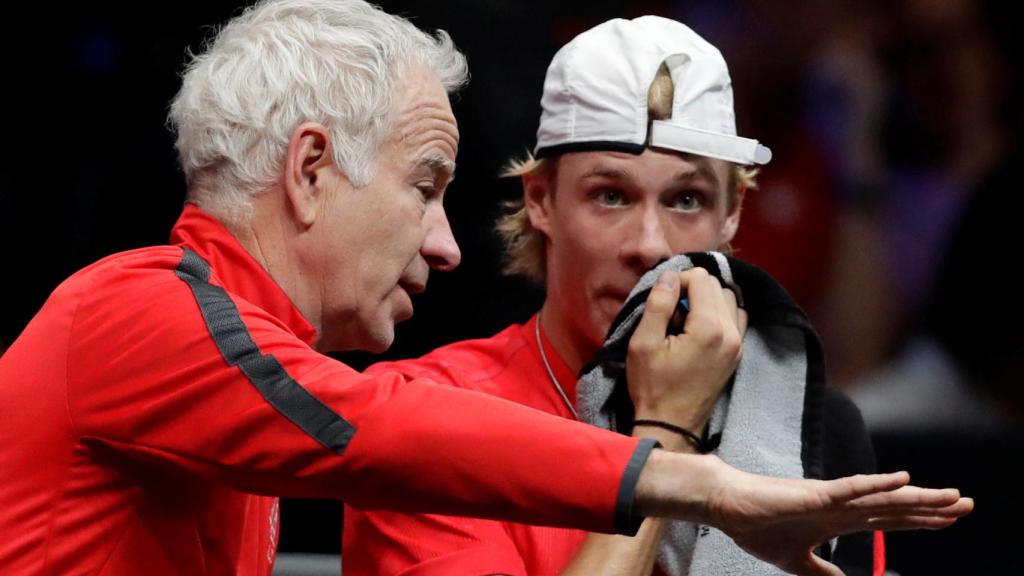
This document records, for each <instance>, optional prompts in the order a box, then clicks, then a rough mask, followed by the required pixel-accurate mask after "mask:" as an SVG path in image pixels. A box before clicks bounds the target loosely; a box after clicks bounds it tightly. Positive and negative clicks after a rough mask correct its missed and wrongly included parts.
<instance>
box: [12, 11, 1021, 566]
mask: <svg viewBox="0 0 1024 576" xmlns="http://www.w3.org/2000/svg"><path fill="white" fill-rule="evenodd" d="M381 4H382V6H383V7H384V8H385V9H386V10H388V11H390V12H395V13H402V14H405V15H407V16H410V17H412V18H413V19H414V21H415V22H416V23H417V24H418V25H420V26H421V27H423V28H427V29H436V28H444V29H446V30H448V31H449V32H450V33H451V35H452V37H453V38H454V39H455V42H456V43H457V44H458V45H459V46H460V47H461V48H462V49H463V50H464V51H465V52H466V53H467V55H468V57H469V62H470V67H471V71H472V75H473V79H472V82H471V84H470V86H469V87H468V89H466V90H465V91H464V92H462V94H461V95H460V96H459V97H458V98H457V100H456V102H455V103H454V107H455V113H456V116H457V117H458V120H459V124H460V129H461V132H462V141H461V146H460V153H459V170H458V172H459V175H458V179H457V180H456V181H455V183H454V184H453V186H452V188H451V189H450V194H449V196H448V201H447V202H448V210H449V215H450V218H451V221H452V226H453V229H454V232H455V236H456V238H457V239H458V240H459V241H460V244H461V246H462V250H463V265H462V266H461V267H460V269H459V270H458V271H456V272H454V273H450V274H444V275H441V274H438V275H435V276H434V277H433V278H432V279H431V289H430V290H429V291H428V293H427V294H425V295H423V296H421V297H420V298H418V300H417V302H416V305H417V310H416V317H415V318H414V319H413V320H411V321H410V322H408V323H406V324H404V325H402V326H401V327H400V329H399V331H398V340H397V344H396V345H395V347H394V348H393V349H392V350H391V351H390V352H389V353H388V354H387V357H391V358H394V357H407V356H411V355H418V354H421V353H423V352H425V351H427V350H430V349H432V348H434V347H436V346H438V345H441V344H445V343H447V342H451V341H453V340H458V339H464V338H469V337H480V336H487V335H490V334H492V333H494V332H496V331H497V330H499V329H500V328H502V327H504V326H505V325H507V324H508V323H510V322H513V321H523V320H525V319H526V318H527V317H528V316H529V315H530V314H531V313H532V312H533V311H534V310H535V309H536V307H537V306H538V304H539V303H540V301H541V295H540V293H539V292H538V291H537V290H535V289H533V288H531V287H530V286H529V285H527V284H526V283H525V282H522V281H519V280H515V279H504V278H501V276H500V275H499V273H498V267H499V262H500V250H499V248H500V247H499V243H498V241H497V240H496V238H495V236H494V235H493V234H492V232H491V228H492V222H493V220H494V217H495V216H496V215H497V214H498V212H499V210H500V203H501V201H502V200H505V199H509V198H511V197H513V196H515V194H516V193H517V192H518V187H517V185H516V183H515V182H504V181H499V180H498V179H497V178H496V174H497V173H498V171H499V169H500V167H501V165H502V164H503V163H504V162H505V161H506V160H507V159H508V158H509V157H511V156H513V155H517V154H521V153H522V152H523V151H524V150H526V149H528V148H529V147H532V145H533V141H534V131H535V130H536V126H537V119H538V117H539V104H538V101H539V97H540V92H541V84H542V81H543V77H544V71H545V69H546V66H547V63H548V61H549V60H550V58H551V56H552V55H553V54H554V52H555V50H557V48H558V47H559V46H561V45H562V44H564V43H565V42H567V41H568V40H569V39H571V38H572V37H573V36H574V35H575V34H577V33H579V32H581V31H583V30H585V29H587V28H589V27H591V26H593V25H595V24H598V23H600V22H602V21H604V20H606V19H608V18H612V17H619V16H621V17H633V16H639V15H642V14H661V15H664V16H669V17H673V18H676V19H678V20H681V21H683V22H686V23H687V24H689V25H690V26H691V27H693V28H694V29H695V30H696V31H697V32H698V33H700V34H702V35H703V36H704V37H705V38H707V39H708V40H710V41H711V42H712V43H714V44H715V45H717V46H718V47H719V48H720V49H721V50H722V52H723V54H724V55H725V57H726V60H727V61H728V62H729V64H730V67H731V70H732V77H733V84H734V88H735V92H736V108H737V117H738V124H739V131H740V133H741V134H742V135H746V136H749V137H752V138H757V139H759V140H761V141H762V142H764V143H765V144H767V145H768V146H770V147H771V148H772V150H773V152H774V154H775V159H774V160H773V161H772V163H771V164H770V165H768V166H767V167H766V168H764V169H763V170H762V172H761V174H760V189H759V190H757V191H754V192H752V193H750V194H748V199H747V205H746V209H745V212H744V216H743V223H742V225H741V231H740V234H739V237H738V239H737V242H736V243H735V244H736V246H737V249H738V253H737V255H738V256H740V257H743V258H746V259H748V260H750V261H753V262H754V263H757V264H760V265H761V266H763V267H765V268H767V269H768V270H769V271H770V272H772V273H773V274H775V275H776V276H777V277H778V278H779V279H780V280H781V281H782V282H783V284H785V285H786V286H787V287H788V288H789V289H790V290H791V292H792V293H793V295H794V296H795V297H796V299H797V300H798V301H799V302H800V303H801V305H803V306H804V307H805V308H806V309H807V310H808V312H809V313H810V314H811V317H812V319H813V320H814V322H815V324H816V326H817V327H818V329H819V331H820V332H821V335H822V338H823V340H824V342H825V345H826V351H827V354H828V358H829V376H830V379H831V382H832V383H834V384H836V385H838V386H842V387H843V388H845V389H846V390H848V391H849V392H850V394H851V395H852V396H853V397H854V398H855V400H856V401H857V402H858V404H859V405H860V406H861V407H862V410H863V411H864V414H865V418H866V419H867V421H868V424H869V427H870V429H871V431H872V434H873V436H874V438H875V442H876V449H877V452H878V457H879V464H880V468H881V469H882V470H896V469H907V470H910V472H911V474H912V476H913V477H914V480H915V481H916V482H918V483H922V484H927V485H943V486H945V485H954V486H958V487H960V488H961V489H963V490H964V492H965V493H967V494H969V495H972V496H975V497H976V498H977V504H978V508H977V510H976V512H975V513H974V514H972V515H971V516H970V517H968V518H966V519H964V520H962V521H961V522H960V523H958V524H957V525H956V526H954V527H952V528H950V529H948V530H945V531H942V532H938V533H908V534H892V535H890V537H889V539H888V544H889V567H890V568H891V569H893V570H895V571H897V572H899V573H900V574H903V575H905V576H912V575H918V574H928V575H930V574H1020V573H1024V560H1022V559H1021V555H1020V554H1019V553H1017V551H1016V548H1015V546H1016V542H1015V541H1013V540H1011V535H1012V534H1013V533H1014V532H1015V529H1014V527H1013V525H1011V524H1010V522H1011V520H1018V519H1020V518H1024V514H1022V512H1024V507H1022V506H1021V504H1020V499H1019V497H1018V495H1017V491H1016V489H1017V487H1018V486H1019V485H1020V484H1021V483H1020V481H1019V477H1017V476H1015V474H1018V473H1019V472H1014V468H1013V466H1014V462H1018V461H1019V460H1020V457H1021V455H1022V453H1024V450H1022V448H1024V435H1022V434H1021V431H1022V426H1021V422H1022V414H1024V392H1022V386H1021V384H1022V374H1024V341H1022V338H1021V335H1020V334H1021V328H1022V320H1024V318H1022V314H1021V306H1020V305H1019V304H1016V300H1015V299H1014V298H1015V297H1014V294H1015V291H1016V289H1015V288H1014V286H1016V285H1017V281H1016V277H1017V270H1016V266H1015V265H1014V264H1013V262H1014V260H1013V258H1015V257H1017V256H1019V255H1020V251H1019V249H1018V248H1019V245H1020V240H1019V237H1018V236H1017V235H1016V234H1015V233H1013V230H1014V229H1015V227H1016V226H1017V225H1019V224H1018V223H1017V220H1018V219H1019V218H1020V215H1021V214H1022V213H1024V211H1022V210H1021V208H1022V200H1021V192H1020V189H1019V182H1018V175H1017V174H1016V170H1017V169H1019V168H1018V167H1019V166H1020V164H1019V163H1018V160H1019V159H1020V158H1021V148H1020V143H1021V135H1022V130H1021V128H1022V123H1021V111H1020V109H1019V108H1018V106H1019V104H1020V103H1021V102H1022V101H1024V100H1022V98H1021V74H1020V71H1021V61H1020V56H1019V54H1020V53H1021V50H1020V48H1021V46H1020V44H1021V37H1020V34H1019V33H1018V32H1017V28H1018V25H1017V23H1016V21H1015V20H1014V18H1013V17H1011V12H1013V10H1012V9H1011V8H1012V6H1013V4H1012V3H1002V2H995V1H992V0H988V1H976V2H971V1H968V0H896V1H888V2H882V1H878V0H863V1H852V0H850V1H847V0H824V1H820V2H800V1H796V0H775V1H771V2H769V1H767V0H701V1H688V2H687V1H680V2H658V1H651V2H643V1H636V2H626V1H621V2H582V1H568V2H558V3H555V2H539V1H517V2H512V1H509V0H475V1H470V0H451V1H447V2H411V1H388V2H381ZM18 10H19V11H18V12H12V13H10V14H9V15H8V18H7V19H6V21H7V25H6V26H5V34H4V35H3V38H2V40H0V42H2V47H3V54H4V55H5V58H4V60H3V76H4V77H5V81H4V86H5V87H4V89H3V91H2V98H3V102H4V107H3V109H4V110H6V114H5V116H4V118H3V120H2V125H3V126H4V127H5V131H4V133H5V134H6V138H7V140H8V144H7V145H6V150H7V151H6V152H4V153H3V162H2V163H0V242H2V245H3V246H4V247H5V249H6V254H7V256H6V257H5V260H6V262H7V265H5V266H4V270H3V272H0V284H2V290H3V301H4V303H5V305H4V306H2V307H0V352H2V350H3V349H5V348H6V345H8V344H9V343H10V342H11V341H12V340H13V339H14V338H16V337H17V335H18V334H19V332H20V331H21V329H22V328H23V327H24V325H25V324H26V323H27V322H28V320H29V319H30V318H31V317H32V315H33V314H34V313H35V311H36V310H37V309H38V308H39V307H40V306H41V305H42V303H43V301H44V300H45V299H46V297H47V296H48V294H49V293H50V291H51V290H53V288H54V287H55V286H56V285H57V284H58V283H59V282H60V281H61V280H62V279H63V278H64V277H66V276H68V275H69V274H71V273H72V272H73V271H75V270H76V269H78V268H80V267H82V266H84V265H86V264H88V263H90V262H92V261H94V260H96V259H98V258H100V257H102V256H105V255H107V254H110V253H113V252H116V251H120V250H125V249H129V248H135V247H139V246H145V245H152V244H160V243H163V242H165V241H166V237H167V233H168V231H169V229H170V227H171V225H172V224H173V222H174V221H175V219H176V217H177V215H178V212H179V211H180V208H181V204H182V201H183V199H184V181H183V177H182V175H181V172H180V171H179V170H178V168H177V167H176V163H175V154H174V150H173V138H172V136H171V135H170V134H169V133H168V132H167V130H166V128H165V127H164V123H165V117H166V112H167V106H168V102H169V101H170V100H171V98H172V97H173V96H174V94H175V92H176V90H177V87H178V74H179V73H180V71H181V70H182V68H183V64H184V62H185V52H186V49H189V48H191V49H192V50H199V49H200V48H201V45H202V42H203V40H204V39H205V38H207V37H208V36H209V35H210V34H211V32H212V30H213V28H212V26H213V25H216V24H220V23H223V22H224V21H226V20H227V19H229V18H230V17H231V16H233V15H235V14H237V13H238V12H239V10H240V8H239V4H238V3H236V2H225V1H205V2H175V3H166V4H165V3H137V4H135V5H130V6H123V7H121V8H117V7H115V6H114V5H113V3H111V5H107V6H103V5H96V4H95V3H88V4H85V3H83V4H76V5H71V6H60V7H57V6H54V5H50V4H43V3H38V4H37V5H36V6H22V7H20V8H18ZM342 359H343V360H345V361H347V362H350V363H352V364H353V365H356V366H357V367H362V366H365V365H366V364H367V363H368V362H369V361H371V358H370V357H369V356H366V355H360V354H352V355H344V356H342ZM423 448H424V449H425V450H427V449H432V447H429V446H424V447H423ZM340 510H341V507H340V505H339V504H337V503H330V502H287V503H286V504H285V507H284V516H283V524H284V527H283V529H282V540H281V549H282V550H283V551H310V552H337V550H338V549H339V533H340Z"/></svg>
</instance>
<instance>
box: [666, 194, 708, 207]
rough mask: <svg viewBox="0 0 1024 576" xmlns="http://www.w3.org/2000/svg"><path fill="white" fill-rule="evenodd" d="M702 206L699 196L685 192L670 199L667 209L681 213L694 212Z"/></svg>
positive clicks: (702, 202)
mask: <svg viewBox="0 0 1024 576" xmlns="http://www.w3.org/2000/svg"><path fill="white" fill-rule="evenodd" d="M703 205H704V201H703V199H702V198H701V196H700V194H696V193H693V192H687V193H684V194H679V195H678V196H676V197H674V198H672V200H671V202H670V203H669V207H670V208H673V209H675V210H679V211H681V212H696V211H697V210H699V209H700V208H701V206H703Z"/></svg>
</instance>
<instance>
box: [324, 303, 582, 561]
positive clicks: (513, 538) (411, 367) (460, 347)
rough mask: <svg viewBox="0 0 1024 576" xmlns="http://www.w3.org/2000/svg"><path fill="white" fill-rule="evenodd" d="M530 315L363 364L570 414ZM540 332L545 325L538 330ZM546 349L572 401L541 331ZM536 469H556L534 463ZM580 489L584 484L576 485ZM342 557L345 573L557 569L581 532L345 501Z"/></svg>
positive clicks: (572, 382)
mask: <svg viewBox="0 0 1024 576" xmlns="http://www.w3.org/2000/svg"><path fill="white" fill-rule="evenodd" d="M536 322H537V317H536V316H534V317H533V318H532V319H531V320H530V321H529V322H527V323H526V324H523V325H520V324H515V325H512V326H509V327H508V328H506V329H505V330H503V331H501V332H500V333H498V334H497V335H495V336H494V337H492V338H487V339H480V340H468V341H465V342H457V343H455V344H451V345H449V346H445V347H443V348H439V349H437V350H435V351H433V352H431V353H430V354H427V355H426V356H424V357H422V358H419V359H416V360H404V361H401V362H397V363H391V362H384V363H380V364H376V365H374V366H372V367H370V368H369V369H368V370H367V373H368V374H383V373H388V372H392V371H395V370H400V371H401V372H402V373H403V374H405V376H406V377H407V378H410V379H414V378H429V379H431V380H435V381H437V382H443V383H449V384H452V385H455V386H459V387H462V388H469V389H472V390H478V391H481V392H486V393H488V394H493V395H495V396H500V397H502V398H505V399H507V400H511V401H513V402H518V403H520V404H524V405H526V406H530V407H532V408H537V409H539V410H544V411H546V412H550V413H552V414H557V415H559V416H561V417H563V418H570V419H571V418H573V415H572V413H571V412H570V411H569V409H568V407H567V406H566V405H565V401H564V400H563V399H562V397H561V395H560V394H559V393H558V390H557V389H556V388H555V385H554V383H553V382H552V381H551V378H550V377H549V376H548V373H547V370H546V369H545V367H544V363H543V361H542V359H541V357H540V353H539V352H538V347H537V339H536V332H535V330H536ZM542 332H543V331H542ZM541 342H542V343H543V345H544V353H545V355H546V357H547V359H548V362H549V364H550V365H551V370H552V372H553V373H554V375H555V378H556V379H557V380H558V383H559V385H561V386H562V388H563V389H564V390H565V394H566V396H567V397H568V398H569V400H570V401H571V402H573V404H574V405H575V402H576V375H575V374H573V372H572V371H571V370H570V369H569V367H568V366H566V365H565V362H563V361H562V359H561V357H560V356H559V355H558V354H557V353H556V352H555V350H554V349H553V348H552V347H551V345H550V344H549V343H548V341H547V339H546V338H544V337H543V334H542V335H541ZM536 471H537V473H538V474H544V475H548V474H557V473H558V472H557V471H555V470H547V469H543V468H538V469H536ZM580 488H581V489H586V486H585V485H581V486H580ZM343 535H344V536H343V539H344V542H343V550H342V558H343V563H344V572H345V574H346V575H347V576H362V575H367V576H369V575H376V574H379V575H380V576H390V575H393V574H402V575H403V576H412V575H414V574H415V575H421V574H422V575H426V574H465V575H468V574H509V575H513V576H518V575H522V576H540V575H545V574H558V573H559V572H561V570H562V569H563V568H564V567H565V566H566V564H568V563H569V560H570V559H572V557H573V556H574V555H575V554H576V550H577V549H579V547H580V545H581V544H582V543H583V539H584V538H585V537H586V535H587V533H586V532H583V531H580V530H572V529H567V528H550V527H546V526H528V525H526V524H517V523H514V522H497V521H489V520H478V519H474V518H457V517H452V516H437V515H419V516H413V515H407V514H400V513H393V512H360V511H358V510H354V509H351V508H348V507H346V509H345V528H344V531H343Z"/></svg>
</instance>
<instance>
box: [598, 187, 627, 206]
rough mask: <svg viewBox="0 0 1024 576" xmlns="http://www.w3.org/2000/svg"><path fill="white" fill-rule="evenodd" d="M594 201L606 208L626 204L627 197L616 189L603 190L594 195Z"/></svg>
mask: <svg viewBox="0 0 1024 576" xmlns="http://www.w3.org/2000/svg"><path fill="white" fill-rule="evenodd" d="M594 200H597V202H598V203H600V204H604V205H605V206H621V205H622V204H625V202H626V195H625V194H623V193H622V190H617V189H615V188H601V189H600V190H597V191H596V192H595V193H594Z"/></svg>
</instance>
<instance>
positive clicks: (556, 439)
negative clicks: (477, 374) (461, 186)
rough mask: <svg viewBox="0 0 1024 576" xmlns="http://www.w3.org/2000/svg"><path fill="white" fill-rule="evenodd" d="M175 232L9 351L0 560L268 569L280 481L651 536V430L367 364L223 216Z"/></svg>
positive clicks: (193, 211)
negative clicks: (635, 503) (326, 349)
mask: <svg viewBox="0 0 1024 576" xmlns="http://www.w3.org/2000/svg"><path fill="white" fill-rule="evenodd" d="M172 243H173V245H172V246H159V247H153V248H144V249H140V250H135V251H131V252H125V253H121V254H117V255H114V256H111V257H109V258H106V259H104V260H101V261H100V262H97V263H95V264H93V265H91V266H89V267H87V268H85V269H83V270H81V271H79V272H78V273H76V274H75V275H73V276H72V277H71V278H69V279H68V280H66V281H65V282H64V283H63V284H61V285H60V286H59V287H58V288H57V289H56V290H55V291H54V293H53V294H52V295H51V297H50V298H49V300H48V301H47V302H46V304H45V305H44V306H43V308H42V310H40V312H39V313H38V314H37V315H36V317H35V318H34V319H33V320H32V321H31V322H30V323H29V325H28V327H26V329H25V331H24V332H23V333H22V335H21V336H20V337H19V338H18V339H17V340H16V341H15V342H14V344H12V346H11V347H10V349H9V350H8V351H7V352H6V353H5V354H4V356H3V357H2V358H0V573H2V574H5V575H6V574H13V575H18V574H40V573H42V574H60V575H64V574H97V575H98V574H103V575H116V574H146V575H147V576H159V575H162V574H261V575H262V574H269V573H270V569H271V567H272V565H273V559H274V551H275V547H276V540H277V502H276V498H274V497H276V496H293V497H305V496H308V497H320V498H325V497H326V498H340V499H344V500H345V501H346V502H347V503H349V504H351V505H352V506H356V507H359V508H371V509H375V508H388V509H399V510H404V511H410V512H414V511H432V512H444V513H453V514H462V515H465V514H468V513H471V512H473V513H476V514H479V515H484V516H488V517H505V518H508V519H516V520H521V521H526V522H532V523H545V524H557V525H575V526H576V527H579V528H584V529H592V530H603V531H613V530H616V529H617V530H619V531H630V530H635V528H636V520H637V519H636V518H633V517H632V514H631V510H630V504H631V502H632V498H633V489H634V487H635V483H636V479H637V476H638V475H639V469H640V467H641V466H642V464H643V462H644V460H645V459H646V456H647V454H648V453H649V451H650V448H651V444H650V443H646V442H643V443H640V442H638V441H637V440H635V439H631V438H626V437H623V436H619V435H616V434H612V433H609V432H604V431H601V430H597V429H595V428H592V427H589V426H585V425H582V424H577V423H572V422H566V421H564V420H562V419H560V418H558V417H555V416H551V415H546V414H541V413H539V412H535V411H532V410H529V409H526V408H523V407H520V406H517V405H515V404H513V403H510V402H504V401H501V400H496V399H493V398H489V397H486V396H485V395H483V394H479V393H475V392H471V391H465V390H458V389H453V388H450V387H445V386H436V385H434V384H432V383H431V382H429V381H425V380H412V381H408V382H407V381H406V380H405V379H404V378H402V377H401V376H398V375H394V374H388V373H381V374H375V375H373V376H367V375H363V374H359V373H357V372H355V371H353V370H352V369H350V368H349V367H347V366H345V365H344V364H342V363H340V362H338V361H336V360H333V359H331V358H329V357H327V356H324V355H322V354H319V353H317V352H316V351H314V350H313V349H312V348H311V347H310V345H311V343H312V342H313V340H314V338H315V330H314V328H313V327H312V326H311V325H310V324H309V323H308V322H307V321H306V320H305V319H303V317H302V316H301V314H300V313H299V312H298V310H297V309H296V308H295V307H294V305H293V304H292V303H291V302H290V300H289V299H288V298H287V296H286V295H285V293H284V292H283V291H282V290H281V288H280V287H278V286H277V284H275V283H274V281H273V280H272V279H271V278H270V276H269V275H268V274H267V273H266V272H265V271H264V270H263V269H262V268H261V267H260V266H259V264H258V263H257V262H256V261H255V260H253V259H252V258H251V257H250V256H249V254H248V253H247V252H246V251H245V250H244V248H243V247H242V246H241V245H240V244H238V242H237V241H236V240H235V239H234V238H233V237H232V236H231V235H230V233H229V232H228V231H227V230H226V229H225V228H224V227H223V226H221V225H220V224H219V223H218V222H217V221H216V220H215V219H213V218H211V217H210V216H208V215H206V214H204V213H203V212H201V211H200V210H199V209H198V208H195V207H187V208H186V209H185V211H184V213H183V214H182V217H181V219H180V220H179V221H178V223H177V225H176V226H175V229H174V231H173V233H172ZM456 414H457V415H458V417H454V416H455V415H456ZM537 470H543V471H544V473H543V474H537V473H536V471H537Z"/></svg>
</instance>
